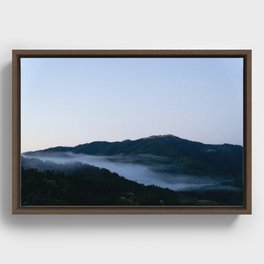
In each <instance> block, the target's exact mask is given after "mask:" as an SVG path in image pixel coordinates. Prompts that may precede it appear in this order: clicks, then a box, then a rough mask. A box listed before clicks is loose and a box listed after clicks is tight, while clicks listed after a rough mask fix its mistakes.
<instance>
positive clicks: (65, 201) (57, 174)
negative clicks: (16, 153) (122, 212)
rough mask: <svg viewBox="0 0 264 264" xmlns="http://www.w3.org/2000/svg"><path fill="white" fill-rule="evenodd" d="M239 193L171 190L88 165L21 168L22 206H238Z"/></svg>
mask: <svg viewBox="0 0 264 264" xmlns="http://www.w3.org/2000/svg"><path fill="white" fill-rule="evenodd" d="M241 204H242V192H241V191H235V192H234V191H231V190H230V191H229V190H221V191H220V190H212V191H180V192H176V191H172V190H169V189H164V188H160V187H157V186H145V185H143V184H138V183H137V182H134V181H130V180H127V179H125V178H123V177H121V176H119V175H118V174H116V173H111V172H110V171H109V170H106V169H100V168H97V167H94V166H89V165H80V164H77V166H72V167H71V168H70V169H69V168H67V169H66V170H65V168H63V165H62V166H61V169H60V168H59V166H58V165H57V168H56V170H48V169H47V170H42V171H40V170H38V169H35V168H24V167H22V205H23V206H32V205H62V206H63V205H129V206H137V205H146V206H147V205H159V206H160V205H161V206H166V205H167V206H168V205H201V206H202V205H241Z"/></svg>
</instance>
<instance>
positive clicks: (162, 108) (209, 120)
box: [21, 58, 243, 152]
mask: <svg viewBox="0 0 264 264" xmlns="http://www.w3.org/2000/svg"><path fill="white" fill-rule="evenodd" d="M21 121H22V122H21V148H22V152H24V151H29V150H37V149H43V148H47V147H51V146H58V145H62V146H74V145H78V144H81V143H87V142H92V141H98V140H106V141H120V140H125V139H137V138H142V137H148V136H151V135H161V134H174V135H176V136H179V137H182V138H186V139H190V140H195V141H200V142H204V143H212V144H222V143H231V144H240V145H242V142H243V59H242V58H22V59H21Z"/></svg>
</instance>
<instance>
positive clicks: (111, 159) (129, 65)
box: [13, 50, 251, 214]
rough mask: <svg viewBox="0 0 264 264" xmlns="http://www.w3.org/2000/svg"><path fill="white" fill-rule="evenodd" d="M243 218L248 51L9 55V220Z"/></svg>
mask: <svg viewBox="0 0 264 264" xmlns="http://www.w3.org/2000/svg"><path fill="white" fill-rule="evenodd" d="M250 213H251V51H250V50H13V214H250Z"/></svg>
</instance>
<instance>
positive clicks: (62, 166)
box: [22, 152, 236, 191]
mask: <svg viewBox="0 0 264 264" xmlns="http://www.w3.org/2000/svg"><path fill="white" fill-rule="evenodd" d="M169 162H170V161H169V160H168V159H167V158H166V157H162V156H154V155H115V156H113V155H111V156H94V155H85V154H75V153H72V152H56V153H54V152H52V153H51V152H45V153H43V152H42V153H30V154H26V153H25V154H22V166H23V167H24V168H26V169H27V168H36V169H38V170H41V171H44V170H58V171H63V172H64V173H66V174H67V173H70V172H71V171H72V170H74V169H76V168H81V166H83V165H90V166H95V167H99V168H105V169H107V170H109V171H111V172H115V173H117V174H118V175H120V176H123V177H124V178H126V179H128V180H132V181H135V182H137V183H140V184H144V185H156V186H159V187H162V188H168V189H171V190H174V191H189V190H190V191H193V190H200V191H202V190H221V189H223V190H228V189H229V190H236V187H234V186H232V181H230V180H228V179H226V178H224V179H223V178H220V177H209V176H202V177H201V176H197V175H183V174H175V173H169V172H168V168H170V166H171V164H170V163H169Z"/></svg>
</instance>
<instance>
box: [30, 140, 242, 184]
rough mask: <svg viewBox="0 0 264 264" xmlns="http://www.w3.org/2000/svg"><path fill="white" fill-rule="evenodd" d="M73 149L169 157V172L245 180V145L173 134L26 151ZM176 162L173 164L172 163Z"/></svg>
mask: <svg viewBox="0 0 264 264" xmlns="http://www.w3.org/2000/svg"><path fill="white" fill-rule="evenodd" d="M49 152H52V153H56V152H72V153H74V154H86V155H97V156H116V155H142V154H143V155H144V154H147V155H154V156H162V157H166V158H167V159H168V164H170V168H169V169H168V170H169V171H168V172H173V173H184V174H196V175H218V176H220V175H229V176H235V178H236V179H239V184H241V181H242V173H243V166H242V164H243V147H242V146H240V145H232V144H215V145H213V144H204V143H201V142H196V141H190V140H187V139H182V138H179V137H176V136H173V135H160V136H150V137H147V138H141V139H137V140H124V141H116V142H108V141H94V142H91V143H86V144H80V145H77V146H75V147H60V146H58V147H53V148H48V149H45V150H39V151H35V152H27V153H25V154H27V155H32V156H34V154H37V153H39V154H44V153H49ZM171 164H173V166H171Z"/></svg>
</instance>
